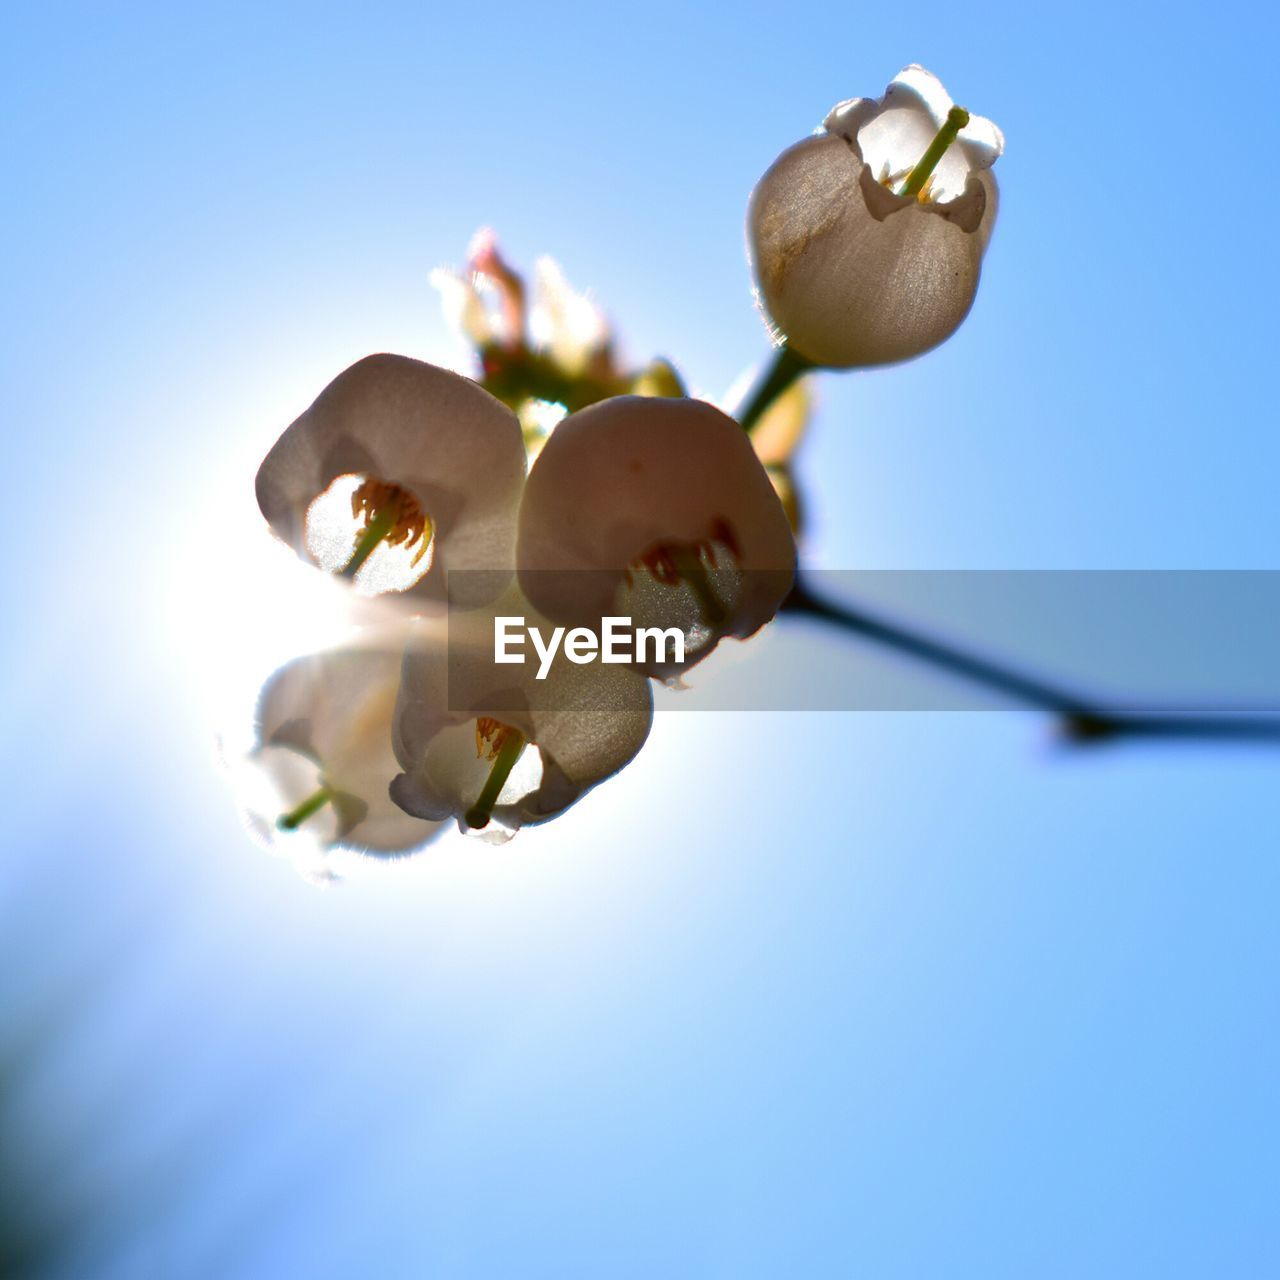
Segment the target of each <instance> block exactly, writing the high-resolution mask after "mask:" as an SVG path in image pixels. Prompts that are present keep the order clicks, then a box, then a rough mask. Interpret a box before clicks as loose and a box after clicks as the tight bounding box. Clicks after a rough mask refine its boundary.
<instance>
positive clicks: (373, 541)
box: [341, 502, 399, 578]
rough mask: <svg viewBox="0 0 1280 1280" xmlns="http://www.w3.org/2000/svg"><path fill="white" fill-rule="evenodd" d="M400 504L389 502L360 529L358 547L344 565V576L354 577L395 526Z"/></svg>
mask: <svg viewBox="0 0 1280 1280" xmlns="http://www.w3.org/2000/svg"><path fill="white" fill-rule="evenodd" d="M398 505H399V504H398V503H395V502H389V503H388V504H387V505H386V506H385V507H384V508H383V509H382V510H381V511H379V512H378V514H377V515H375V516H374V517H373V519H372V520H370V521H369V523H368V524H367V525H365V527H364V528H363V529H362V530H361V531H360V536H359V537H358V538H357V539H356V549H355V550H354V551H353V552H352V553H351V559H350V560H348V561H347V563H346V564H345V565H343V567H342V575H341V576H342V577H344V578H354V577H355V576H356V574H357V573H359V572H360V566H361V565H363V564H364V562H365V561H366V560H367V559H368V558H369V557H370V556H371V555H372V554H373V551H374V548H375V547H376V546H377V545H378V543H380V542H381V541H382V540H383V538H385V537H386V536H387V534H389V533H390V532H391V530H392V529H393V528H394V527H395V523H396V507H397V506H398Z"/></svg>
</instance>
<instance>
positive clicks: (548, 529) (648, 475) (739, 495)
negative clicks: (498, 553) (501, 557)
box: [517, 396, 795, 674]
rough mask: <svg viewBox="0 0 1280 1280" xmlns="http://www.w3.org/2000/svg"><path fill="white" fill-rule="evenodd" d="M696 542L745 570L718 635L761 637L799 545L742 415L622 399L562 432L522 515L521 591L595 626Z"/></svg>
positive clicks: (538, 469) (573, 620)
mask: <svg viewBox="0 0 1280 1280" xmlns="http://www.w3.org/2000/svg"><path fill="white" fill-rule="evenodd" d="M699 547H702V548H708V547H709V548H710V549H711V551H712V554H718V555H719V556H721V557H724V558H722V559H717V560H716V561H715V562H714V563H716V564H717V565H718V566H723V569H722V570H719V571H720V572H722V573H725V574H727V573H728V571H729V570H730V569H731V570H732V571H733V573H734V574H735V575H736V576H735V578H734V583H733V585H734V595H733V596H732V598H730V599H727V600H726V601H725V604H726V605H727V608H728V615H727V617H725V618H724V619H723V621H722V623H721V626H720V634H724V635H733V636H737V637H739V638H745V637H747V636H750V635H752V634H754V632H756V631H757V630H758V629H759V628H760V627H762V626H763V625H764V624H765V623H766V622H768V621H769V619H770V618H772V617H773V615H774V613H775V612H776V611H777V608H778V605H779V604H780V603H781V602H782V599H783V598H784V597H785V596H786V594H787V592H788V590H789V589H790V586H791V580H792V576H793V572H794V568H795V544H794V542H793V540H792V537H791V530H790V527H789V526H788V523H787V518H786V514H785V513H784V511H783V510H782V506H781V504H780V503H779V501H778V497H777V495H776V494H775V492H774V490H773V486H772V485H771V484H770V483H769V478H768V476H767V475H766V474H765V471H764V468H763V467H762V466H761V464H760V461H759V459H758V458H757V457H756V455H755V452H754V450H753V448H752V445H751V440H750V438H749V437H748V436H747V434H746V433H745V432H744V431H743V430H742V428H741V427H740V426H739V425H738V424H737V423H736V422H734V421H733V419H731V418H729V417H727V416H726V415H725V414H723V413H721V412H720V410H719V409H716V408H715V407H713V406H712V405H709V404H706V403H705V402H703V401H700V400H659V399H651V398H645V397H639V396H620V397H617V398H615V399H612V400H606V401H603V402H601V403H600V404H596V405H592V406H591V407H590V408H587V409H583V410H581V411H579V412H578V413H574V414H570V415H569V417H568V418H566V419H565V420H564V421H563V422H562V423H561V424H560V425H559V426H558V427H557V428H556V430H555V433H554V434H553V435H552V436H551V438H550V439H549V440H548V442H547V444H546V446H545V447H544V448H543V450H542V452H541V453H540V454H539V455H538V459H537V461H536V462H535V464H534V466H533V469H532V471H531V472H530V475H529V481H528V484H527V486H526V488H525V496H524V501H523V502H522V504H521V509H520V536H519V542H518V546H517V563H518V566H519V575H520V584H521V587H522V589H523V590H524V592H525V594H526V595H527V596H528V597H529V599H530V600H531V601H532V603H533V604H534V605H535V607H537V608H538V609H539V610H541V611H542V612H543V613H545V614H546V615H547V616H548V617H550V618H552V619H554V620H555V621H556V622H562V623H566V624H570V625H585V626H590V627H595V626H597V625H598V624H599V622H600V619H601V618H603V617H605V616H608V615H610V614H614V613H622V614H627V613H628V612H629V610H628V609H624V608H619V605H618V597H619V591H620V588H623V587H624V586H625V585H626V584H627V582H628V581H629V580H641V581H642V580H644V579H645V578H646V577H647V576H648V575H646V573H645V572H644V571H643V570H638V569H637V568H636V566H637V565H638V564H639V565H644V564H646V563H647V564H652V563H653V553H655V552H656V551H660V550H662V549H668V550H671V549H682V548H699ZM716 547H719V552H718V553H717V552H716V550H715V548H716ZM725 553H727V557H726V555H725ZM646 558H648V559H646ZM725 559H727V560H728V561H730V562H731V563H730V564H726V563H725ZM713 576H715V575H714V573H713ZM664 590H665V591H667V592H668V594H670V595H671V600H672V607H673V609H678V608H679V607H680V606H679V604H678V602H677V598H676V596H675V595H674V594H672V593H670V589H669V587H667V586H666V585H665V584H661V587H660V590H659V591H658V593H657V597H656V598H658V599H660V598H661V594H662V591H664ZM685 599H686V601H687V595H686V597H685ZM647 624H648V620H646V625H647ZM663 625H680V622H679V620H678V619H676V620H673V621H672V622H671V623H667V622H665V621H664V622H663ZM706 651H709V650H703V651H700V652H699V653H698V654H697V656H698V657H701V656H703V653H705V652H706ZM693 660H694V657H693V655H690V658H689V661H693ZM686 665H687V664H686ZM655 674H656V672H655ZM664 674H670V673H669V672H667V673H664Z"/></svg>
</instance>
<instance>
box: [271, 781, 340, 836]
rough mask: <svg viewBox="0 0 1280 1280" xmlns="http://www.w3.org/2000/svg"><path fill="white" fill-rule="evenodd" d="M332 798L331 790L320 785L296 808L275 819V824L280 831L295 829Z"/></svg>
mask: <svg viewBox="0 0 1280 1280" xmlns="http://www.w3.org/2000/svg"><path fill="white" fill-rule="evenodd" d="M332 799H333V792H332V791H330V790H329V788H328V787H321V788H320V790H319V791H315V792H313V793H312V794H311V795H309V796H308V797H307V798H306V799H305V800H304V801H303V802H302V803H301V804H300V805H298V807H297V808H296V809H290V810H289V812H288V813H282V814H281V815H280V816H279V817H278V818H277V819H276V826H277V827H279V828H280V830H281V831H297V829H298V828H299V827H300V826H302V824H303V823H304V822H306V820H307V819H308V818H310V817H313V816H314V815H315V814H317V813H319V812H320V810H321V809H323V808H324V807H325V805H327V804H328V803H329V801H330V800H332Z"/></svg>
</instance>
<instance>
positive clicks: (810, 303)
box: [747, 66, 1004, 368]
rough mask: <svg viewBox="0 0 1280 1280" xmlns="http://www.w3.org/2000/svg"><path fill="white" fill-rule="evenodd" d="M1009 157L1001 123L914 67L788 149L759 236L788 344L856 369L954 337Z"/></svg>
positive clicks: (762, 186) (765, 195)
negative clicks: (1001, 163) (1001, 166)
mask: <svg viewBox="0 0 1280 1280" xmlns="http://www.w3.org/2000/svg"><path fill="white" fill-rule="evenodd" d="M1003 149H1004V138H1003V136H1002V135H1001V133H1000V130H999V129H997V128H996V126H995V125H994V124H992V123H991V122H990V121H989V120H984V119H982V118H981V117H979V116H972V115H970V114H969V113H968V112H965V111H963V110H961V109H960V108H957V107H954V105H953V103H952V102H951V99H950V98H949V97H948V96H947V93H946V90H945V89H944V88H943V87H942V85H941V83H940V82H939V81H938V80H937V79H936V78H935V77H934V76H932V75H930V73H929V72H927V71H926V70H925V69H924V68H923V67H918V66H911V67H907V68H906V69H905V70H903V71H902V72H901V73H900V74H899V75H898V76H897V77H896V78H895V79H894V81H893V83H892V84H890V85H889V87H888V89H887V90H886V91H885V94H884V96H883V97H882V98H880V99H878V100H873V99H866V98H855V99H853V100H851V101H849V102H844V103H841V104H840V105H839V106H838V107H836V108H835V109H834V110H833V111H832V112H831V114H830V115H829V116H828V117H827V119H826V123H825V125H824V127H823V128H822V129H821V130H820V131H819V132H818V133H817V134H815V135H814V136H812V137H809V138H806V139H805V140H804V141H802V142H799V143H797V144H796V145H795V146H793V147H791V148H789V149H788V150H787V151H784V152H783V153H782V155H781V156H779V158H778V159H777V160H776V161H775V162H774V164H773V166H772V167H771V168H770V169H769V171H768V172H767V173H766V174H765V175H764V177H763V178H761V179H760V181H759V183H758V184H757V185H756V188H755V190H754V191H753V192H752V195H751V202H750V207H749V209H748V214H747V235H748V241H749V248H750V251H751V257H752V263H753V269H754V271H755V276H756V281H757V285H758V289H759V296H760V300H761V303H762V304H763V307H764V309H765V311H766V312H767V314H768V317H769V319H770V320H771V321H772V323H773V325H774V326H775V328H776V329H777V331H778V333H779V334H780V335H781V336H782V337H784V338H785V339H786V342H787V345H788V346H789V347H790V348H791V349H792V350H793V351H795V352H797V353H798V354H799V355H802V356H804V357H805V358H807V359H808V360H809V361H810V362H812V363H813V364H816V365H820V366H826V367H829V368H852V367H856V366H863V365H878V364H891V363H893V362H895V361H898V360H907V359H910V358H911V357H912V356H917V355H920V354H921V353H922V352H924V351H928V350H929V349H930V348H931V347H934V346H937V344H938V343H940V342H942V341H943V340H944V339H945V338H947V337H949V336H950V335H951V334H952V333H953V332H954V331H955V329H956V327H957V326H958V325H959V324H960V322H961V321H962V320H963V319H964V317H965V316H966V315H967V314H968V311H969V308H970V306H971V305H972V304H973V299H974V294H975V292H976V291H977V287H978V277H979V274H980V271H981V267H982V257H983V254H984V253H985V252H986V248H987V242H988V241H989V239H990V237H991V230H992V226H993V225H994V222H995V216H996V202H997V190H996V181H995V178H994V176H993V175H992V174H991V172H990V167H991V165H992V164H993V163H994V162H995V161H996V159H997V158H998V157H999V155H1000V153H1001V151H1002V150H1003ZM922 161H923V164H922Z"/></svg>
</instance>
